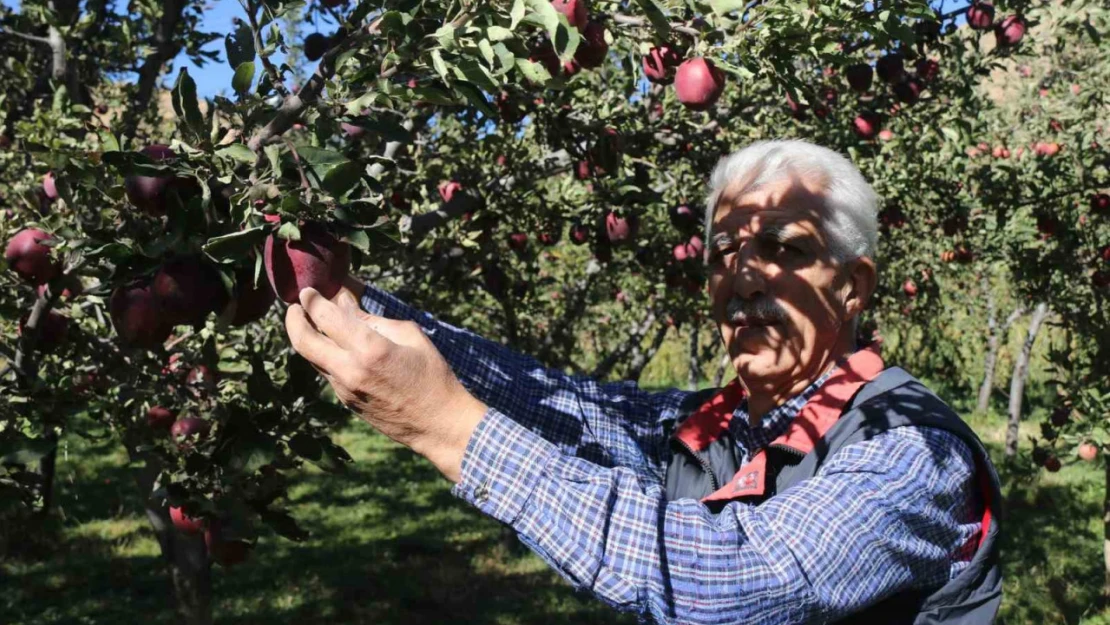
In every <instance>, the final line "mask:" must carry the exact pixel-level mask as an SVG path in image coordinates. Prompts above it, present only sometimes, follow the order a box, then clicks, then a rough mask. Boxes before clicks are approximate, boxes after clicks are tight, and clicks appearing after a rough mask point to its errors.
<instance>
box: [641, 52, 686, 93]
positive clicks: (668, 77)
mask: <svg viewBox="0 0 1110 625" xmlns="http://www.w3.org/2000/svg"><path fill="white" fill-rule="evenodd" d="M681 62H682V57H680V56H679V55H678V52H677V51H675V49H674V48H672V47H671V46H670V45H669V44H663V45H661V46H655V47H654V48H652V49H651V50H648V53H647V54H646V55H645V56H644V58H643V63H642V64H643V68H644V76H646V77H647V79H648V80H650V81H651V82H654V83H658V84H660V85H669V84H671V83H672V82H674V74H675V68H676V67H678V65H679V64H680V63H681Z"/></svg>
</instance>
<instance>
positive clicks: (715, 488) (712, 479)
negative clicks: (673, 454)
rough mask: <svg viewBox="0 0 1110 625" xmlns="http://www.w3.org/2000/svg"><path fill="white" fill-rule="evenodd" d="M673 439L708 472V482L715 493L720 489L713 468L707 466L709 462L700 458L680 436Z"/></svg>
mask: <svg viewBox="0 0 1110 625" xmlns="http://www.w3.org/2000/svg"><path fill="white" fill-rule="evenodd" d="M675 440H676V441H678V444H679V445H682V448H683V449H685V450H686V451H688V452H690V455H692V456H693V457H694V459H695V460H697V461H698V464H699V465H701V468H702V470H703V471H705V472H706V473H708V474H709V483H710V484H712V485H713V492H714V493H715V492H717V491H718V490H720V489H721V485H720V484H718V483H717V475H716V474H715V473H713V468H712V467H710V466H709V462H708V461H707V460H705V459H704V458H702V457H701V454H699V453H697V452H696V451H694V448H693V447H690V446H689V445H687V444H686V441H684V440H682V439H681V438H675Z"/></svg>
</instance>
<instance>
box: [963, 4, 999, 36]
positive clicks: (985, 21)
mask: <svg viewBox="0 0 1110 625" xmlns="http://www.w3.org/2000/svg"><path fill="white" fill-rule="evenodd" d="M967 24H968V26H971V28H973V29H974V30H988V29H990V27H991V26H992V25H993V24H994V5H992V4H990V3H989V2H975V3H973V4H972V5H971V7H970V8H968V10H967Z"/></svg>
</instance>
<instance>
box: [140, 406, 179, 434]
mask: <svg viewBox="0 0 1110 625" xmlns="http://www.w3.org/2000/svg"><path fill="white" fill-rule="evenodd" d="M176 420H177V415H175V414H173V411H171V410H170V409H169V408H163V407H162V406H151V407H150V409H149V410H147V411H146V424H147V426H148V427H149V428H150V429H152V430H159V431H165V432H169V431H170V428H172V427H173V424H174V421H176Z"/></svg>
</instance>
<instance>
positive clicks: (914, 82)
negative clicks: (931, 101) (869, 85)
mask: <svg viewBox="0 0 1110 625" xmlns="http://www.w3.org/2000/svg"><path fill="white" fill-rule="evenodd" d="M924 88H925V86H924V85H923V84H922V83H921V81H920V80H918V79H917V78H906V79H905V80H903V81H901V82H899V83H898V84H896V85H894V88H893V91H894V97H896V98H898V100H899V101H901V102H905V103H906V104H913V103H914V102H917V99H918V98H920V97H921V92H922V90H924Z"/></svg>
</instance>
